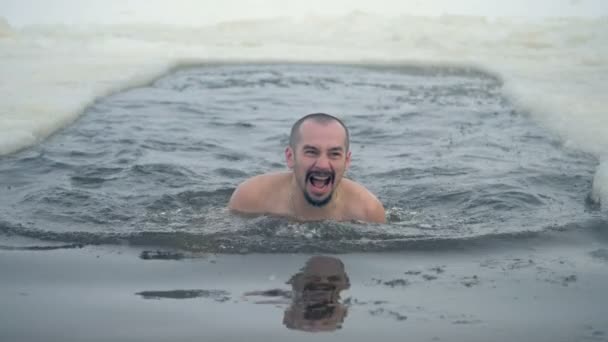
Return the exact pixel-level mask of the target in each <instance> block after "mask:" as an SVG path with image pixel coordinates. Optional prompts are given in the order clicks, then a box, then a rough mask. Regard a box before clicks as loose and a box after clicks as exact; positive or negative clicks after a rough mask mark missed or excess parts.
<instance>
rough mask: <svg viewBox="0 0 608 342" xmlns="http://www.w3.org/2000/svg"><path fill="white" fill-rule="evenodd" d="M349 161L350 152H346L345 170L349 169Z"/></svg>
mask: <svg viewBox="0 0 608 342" xmlns="http://www.w3.org/2000/svg"><path fill="white" fill-rule="evenodd" d="M350 159H351V156H350V151H348V152H346V168H345V170H348V168H349V167H350Z"/></svg>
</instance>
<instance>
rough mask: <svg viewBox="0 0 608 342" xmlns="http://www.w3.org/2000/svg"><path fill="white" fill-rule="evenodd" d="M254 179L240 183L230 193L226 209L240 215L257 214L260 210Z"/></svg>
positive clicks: (255, 180) (260, 202)
mask: <svg viewBox="0 0 608 342" xmlns="http://www.w3.org/2000/svg"><path fill="white" fill-rule="evenodd" d="M257 183H258V181H257V179H256V177H254V178H250V179H248V180H246V181H244V182H243V183H241V184H240V185H239V186H238V187H237V188H236V189H235V190H234V192H233V193H232V196H231V197H230V201H229V202H228V209H230V210H231V211H235V212H240V213H258V212H260V211H261V210H262V208H261V204H262V203H263V201H260V199H259V195H258V193H257V192H258V191H257V188H258V186H257V185H256V184H257Z"/></svg>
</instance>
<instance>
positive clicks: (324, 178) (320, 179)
mask: <svg viewBox="0 0 608 342" xmlns="http://www.w3.org/2000/svg"><path fill="white" fill-rule="evenodd" d="M307 179H308V183H309V184H310V185H312V187H313V188H314V189H317V190H325V189H326V188H327V187H328V186H329V185H331V184H332V183H333V180H334V175H333V173H332V172H321V171H313V172H310V173H309V174H308V177H307Z"/></svg>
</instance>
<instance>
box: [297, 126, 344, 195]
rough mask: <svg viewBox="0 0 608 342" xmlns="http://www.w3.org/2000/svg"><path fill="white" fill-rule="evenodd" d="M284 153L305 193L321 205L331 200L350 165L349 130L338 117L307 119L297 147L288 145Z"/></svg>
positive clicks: (301, 128) (301, 129)
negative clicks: (348, 149)
mask: <svg viewBox="0 0 608 342" xmlns="http://www.w3.org/2000/svg"><path fill="white" fill-rule="evenodd" d="M285 155H286V158H287V165H288V166H289V168H290V169H292V170H293V172H294V174H295V177H296V182H297V184H298V186H299V187H300V189H301V190H302V191H303V193H304V197H305V198H306V200H307V201H308V203H310V204H311V205H314V206H318V207H321V206H324V205H326V204H327V203H329V202H330V200H331V198H332V195H333V193H334V191H335V189H336V188H337V186H338V184H340V181H341V180H342V177H343V176H344V172H345V171H346V170H347V169H348V166H349V165H350V152H348V151H346V132H345V130H344V128H343V127H342V125H340V123H338V122H336V121H330V122H324V123H318V122H316V121H314V120H307V121H304V122H303V123H302V125H301V126H300V139H299V141H298V143H297V145H296V146H295V151H294V150H293V149H292V148H291V147H288V148H287V149H286V151H285Z"/></svg>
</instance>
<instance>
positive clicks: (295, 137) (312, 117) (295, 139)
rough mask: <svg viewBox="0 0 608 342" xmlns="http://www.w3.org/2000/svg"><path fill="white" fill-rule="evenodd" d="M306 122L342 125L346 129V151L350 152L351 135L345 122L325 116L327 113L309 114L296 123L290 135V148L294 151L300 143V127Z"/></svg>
mask: <svg viewBox="0 0 608 342" xmlns="http://www.w3.org/2000/svg"><path fill="white" fill-rule="evenodd" d="M306 121H313V122H316V123H318V124H322V125H324V124H330V123H332V122H337V123H339V124H340V126H342V128H344V133H345V136H346V141H345V146H346V151H348V149H349V146H350V137H349V133H348V128H346V125H344V122H342V120H340V119H338V118H337V117H335V116H332V115H329V114H325V113H313V114H308V115H305V116H304V117H302V118H300V119H299V120H298V121H296V123H294V124H293V126H292V127H291V134H290V135H289V146H291V148H292V149H294V150H295V149H296V145H297V144H298V143H299V142H300V136H301V134H300V127H301V126H302V124H303V123H304V122H306Z"/></svg>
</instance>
